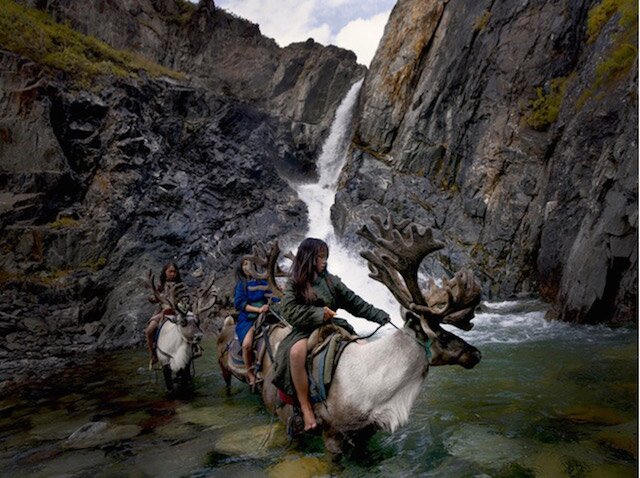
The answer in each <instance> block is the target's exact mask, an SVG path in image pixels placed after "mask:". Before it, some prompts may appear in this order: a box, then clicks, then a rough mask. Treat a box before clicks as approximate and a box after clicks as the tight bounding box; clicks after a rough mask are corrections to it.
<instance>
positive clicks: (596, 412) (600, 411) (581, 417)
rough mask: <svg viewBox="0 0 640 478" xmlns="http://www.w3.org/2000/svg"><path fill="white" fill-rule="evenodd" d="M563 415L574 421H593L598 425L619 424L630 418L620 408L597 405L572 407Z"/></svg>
mask: <svg viewBox="0 0 640 478" xmlns="http://www.w3.org/2000/svg"><path fill="white" fill-rule="evenodd" d="M563 415H564V417H566V418H567V419H568V420H570V421H572V422H574V423H593V424H598V425H619V424H621V423H624V422H626V421H627V420H628V418H627V415H626V414H625V413H622V412H620V411H619V410H615V409H613V408H607V407H598V406H595V405H592V406H589V407H585V406H578V407H572V408H569V409H567V410H565V411H564V413H563Z"/></svg>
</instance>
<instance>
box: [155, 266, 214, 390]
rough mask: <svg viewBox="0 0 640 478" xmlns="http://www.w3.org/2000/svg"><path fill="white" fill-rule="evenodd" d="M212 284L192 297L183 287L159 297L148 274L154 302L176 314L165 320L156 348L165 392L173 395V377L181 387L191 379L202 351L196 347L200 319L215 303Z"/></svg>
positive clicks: (200, 335) (173, 289) (199, 336)
mask: <svg viewBox="0 0 640 478" xmlns="http://www.w3.org/2000/svg"><path fill="white" fill-rule="evenodd" d="M213 283H214V279H213V278H211V279H210V280H208V281H206V282H205V284H204V286H203V287H201V288H199V289H198V291H197V292H196V295H195V297H194V296H191V295H189V294H187V289H186V286H185V285H184V284H183V283H178V284H175V285H174V286H172V287H169V288H168V289H167V291H166V292H164V293H160V292H158V290H157V289H156V287H155V281H154V277H153V274H152V273H151V271H150V272H149V285H150V286H151V289H152V290H153V294H154V295H155V297H156V299H158V302H159V303H160V304H161V305H163V306H165V307H166V308H170V309H172V310H174V311H175V315H174V316H165V320H164V321H163V323H162V324H161V326H160V330H159V332H158V340H157V344H156V351H157V353H158V361H159V362H160V365H161V366H162V373H163V375H164V380H165V385H166V387H167V390H168V391H173V374H174V373H175V374H176V377H178V378H179V379H180V382H181V385H182V386H183V387H186V385H187V384H188V382H189V381H190V380H191V379H192V376H191V365H192V362H193V359H194V358H197V357H198V356H199V355H198V352H199V351H201V348H200V346H199V345H198V344H199V342H200V340H202V336H203V333H202V329H200V317H201V316H202V314H204V313H205V312H206V311H208V310H210V309H211V308H212V307H213V306H214V305H215V303H216V301H217V296H218V291H217V289H216V288H215V287H214V285H213Z"/></svg>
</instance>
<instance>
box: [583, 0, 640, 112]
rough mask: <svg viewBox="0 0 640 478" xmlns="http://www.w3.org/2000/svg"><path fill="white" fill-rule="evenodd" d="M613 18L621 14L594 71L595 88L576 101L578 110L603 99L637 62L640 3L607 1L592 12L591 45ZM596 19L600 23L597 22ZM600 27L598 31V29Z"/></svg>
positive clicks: (595, 7)
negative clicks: (639, 8)
mask: <svg viewBox="0 0 640 478" xmlns="http://www.w3.org/2000/svg"><path fill="white" fill-rule="evenodd" d="M613 7H615V10H614V9H613ZM605 13H606V14H605ZM614 14H618V22H617V28H616V32H615V33H614V34H613V35H612V38H611V45H610V46H609V48H608V49H607V51H606V52H605V55H604V56H603V58H602V60H600V62H599V63H598V64H597V65H596V67H595V80H594V82H593V85H592V86H591V87H589V88H587V89H585V90H584V91H583V92H582V94H581V95H580V97H579V98H578V100H577V101H576V107H577V109H582V107H583V106H584V104H585V103H586V102H587V101H588V100H590V99H592V98H594V99H596V100H597V99H601V98H602V97H603V96H604V92H605V91H606V90H607V89H610V88H611V87H613V86H614V85H615V84H616V83H617V82H618V81H619V80H621V79H623V78H625V77H626V76H627V74H628V73H629V71H631V68H632V67H633V65H634V64H635V63H636V62H637V58H638V47H637V38H638V3H637V1H635V0H615V1H614V0H604V1H603V2H601V3H600V4H598V5H596V6H594V7H593V8H592V9H591V10H590V11H589V18H588V20H587V32H588V33H589V39H588V41H589V42H591V41H595V39H596V38H597V37H598V35H599V34H600V31H601V30H602V27H603V26H604V25H605V24H606V22H608V21H609V19H610V18H611V17H612V16H613V15H614ZM596 19H599V20H598V21H597V22H596ZM597 25H599V28H596V26H597ZM593 35H595V36H593Z"/></svg>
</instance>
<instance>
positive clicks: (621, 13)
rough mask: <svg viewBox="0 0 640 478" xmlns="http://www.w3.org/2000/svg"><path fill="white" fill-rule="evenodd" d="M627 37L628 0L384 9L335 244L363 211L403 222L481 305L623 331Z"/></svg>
mask: <svg viewBox="0 0 640 478" xmlns="http://www.w3.org/2000/svg"><path fill="white" fill-rule="evenodd" d="M611 3H612V2H602V4H611ZM614 3H615V2H614ZM636 35H637V4H636V3H635V2H617V3H615V6H614V7H613V9H609V10H608V11H603V10H602V5H601V3H600V2H594V1H580V0H571V1H567V2H555V1H543V0H536V1H527V2H496V1H479V2H466V1H461V0H450V1H433V0H430V1H418V0H400V1H398V3H397V4H396V6H395V8H394V10H393V12H392V14H391V17H390V19H389V22H388V24H387V26H386V29H385V33H384V37H383V39H382V41H381V44H380V46H379V48H378V50H377V53H376V56H375V58H374V60H373V62H372V64H371V68H370V71H369V72H368V73H367V75H366V79H365V83H364V86H363V90H362V93H361V97H360V105H359V114H358V117H357V123H356V133H355V137H354V139H353V144H352V146H351V156H350V160H349V164H348V166H347V168H346V170H345V172H344V174H343V177H342V179H341V187H340V189H339V192H338V195H337V201H336V205H335V206H334V209H333V212H332V214H333V218H334V220H335V223H336V225H337V226H338V228H339V229H340V231H341V232H342V234H343V235H344V237H345V238H348V239H349V238H353V232H354V231H355V230H356V229H357V228H358V227H359V226H360V224H362V223H363V222H364V221H366V220H368V217H369V215H370V214H372V213H376V212H383V213H384V212H385V211H387V210H389V211H392V212H395V213H397V214H399V215H401V216H404V217H409V218H414V219H417V220H420V221H422V222H423V223H426V224H428V225H431V226H432V227H433V228H434V229H435V230H436V231H437V235H438V236H439V237H440V238H441V239H443V240H444V242H445V243H446V244H447V246H448V247H447V248H446V249H445V250H443V252H442V253H441V254H440V255H439V257H437V258H436V259H435V260H433V261H432V262H431V263H430V269H431V270H439V271H441V272H442V273H445V274H451V273H452V272H453V271H455V270H456V269H457V268H459V267H461V266H468V267H471V268H472V269H474V270H475V271H476V273H477V275H478V276H479V278H480V279H481V281H482V282H483V286H484V289H485V292H486V293H487V296H488V297H493V298H506V297H509V296H511V295H514V294H518V293H533V294H539V295H540V296H541V297H542V298H543V299H545V300H548V301H551V302H553V303H554V306H553V308H552V310H551V311H550V314H549V315H550V317H553V318H560V319H563V320H569V321H576V322H585V323H600V322H609V323H612V322H618V323H621V322H629V321H635V317H636V312H637V306H636V304H637V286H636V283H637V220H638V215H637V212H638V210H637V173H638V171H637V167H638V144H637V137H638V129H637V126H638V116H637V108H638V105H637V85H638V82H637V77H638V72H637V45H636Z"/></svg>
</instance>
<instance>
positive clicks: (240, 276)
mask: <svg viewBox="0 0 640 478" xmlns="http://www.w3.org/2000/svg"><path fill="white" fill-rule="evenodd" d="M244 261H246V259H240V262H238V265H237V266H236V280H237V281H238V282H242V283H243V284H245V287H246V284H247V281H248V280H249V279H250V277H249V276H247V274H245V273H244V271H243V270H242V264H244Z"/></svg>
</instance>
